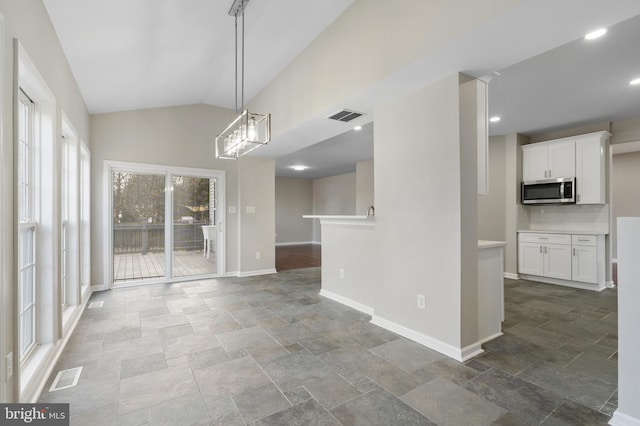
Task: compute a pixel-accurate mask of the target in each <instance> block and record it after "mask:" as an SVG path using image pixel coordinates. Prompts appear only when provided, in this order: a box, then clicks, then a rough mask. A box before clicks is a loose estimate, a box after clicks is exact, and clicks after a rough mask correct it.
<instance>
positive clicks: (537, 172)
mask: <svg viewBox="0 0 640 426" xmlns="http://www.w3.org/2000/svg"><path fill="white" fill-rule="evenodd" d="M547 171H548V167H547V145H539V146H536V145H535V144H534V145H525V146H523V147H522V180H523V181H532V180H543V179H547V178H548V173H547Z"/></svg>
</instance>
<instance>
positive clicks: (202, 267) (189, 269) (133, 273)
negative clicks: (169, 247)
mask: <svg viewBox="0 0 640 426" xmlns="http://www.w3.org/2000/svg"><path fill="white" fill-rule="evenodd" d="M215 273H216V255H215V253H214V252H211V254H210V255H209V258H208V259H207V258H206V256H203V255H202V251H201V250H190V251H186V250H179V251H175V252H174V253H173V276H174V277H187V276H192V275H205V274H215ZM164 275H165V268H164V252H160V253H155V252H154V253H147V254H142V253H126V254H116V255H114V256H113V276H114V281H115V282H122V281H135V280H144V279H149V278H161V277H163V276H164Z"/></svg>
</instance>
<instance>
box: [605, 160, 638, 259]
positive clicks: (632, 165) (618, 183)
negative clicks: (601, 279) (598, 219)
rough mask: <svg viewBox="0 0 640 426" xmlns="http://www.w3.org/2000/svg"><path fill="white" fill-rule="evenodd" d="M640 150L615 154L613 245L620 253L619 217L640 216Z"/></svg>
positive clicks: (613, 168)
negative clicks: (618, 242) (618, 240)
mask: <svg viewBox="0 0 640 426" xmlns="http://www.w3.org/2000/svg"><path fill="white" fill-rule="evenodd" d="M638 182H640V152H629V153H626V154H617V155H614V156H613V166H612V173H611V210H612V218H611V239H612V242H611V247H612V251H613V258H614V259H615V258H616V257H617V255H618V251H617V250H618V248H617V222H618V218H619V217H640V189H639V186H638Z"/></svg>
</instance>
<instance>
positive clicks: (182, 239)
mask: <svg viewBox="0 0 640 426" xmlns="http://www.w3.org/2000/svg"><path fill="white" fill-rule="evenodd" d="M215 188H216V179H215V178H212V179H207V178H203V177H193V176H175V175H174V176H173V268H172V269H173V276H174V277H189V276H193V275H205V274H215V273H216V272H217V265H216V263H217V262H216V255H217V252H218V249H217V246H216V241H217V238H216V234H217V233H218V230H217V227H216V226H215V224H216V217H215V216H216V209H215V204H216V203H215V200H216V190H215Z"/></svg>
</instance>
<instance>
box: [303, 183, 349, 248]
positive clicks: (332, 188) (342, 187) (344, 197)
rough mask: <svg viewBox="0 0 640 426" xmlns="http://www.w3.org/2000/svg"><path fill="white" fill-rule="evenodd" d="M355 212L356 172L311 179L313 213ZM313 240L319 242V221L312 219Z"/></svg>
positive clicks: (341, 213) (340, 213) (320, 239)
mask: <svg viewBox="0 0 640 426" xmlns="http://www.w3.org/2000/svg"><path fill="white" fill-rule="evenodd" d="M355 213H356V174H355V173H346V174H343V175H337V176H330V177H326V178H321V179H314V181H313V214H317V215H326V214H339V215H343V214H345V215H347V214H348V215H352V214H355ZM313 241H315V242H321V241H322V237H321V235H320V221H319V220H318V219H313Z"/></svg>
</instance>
